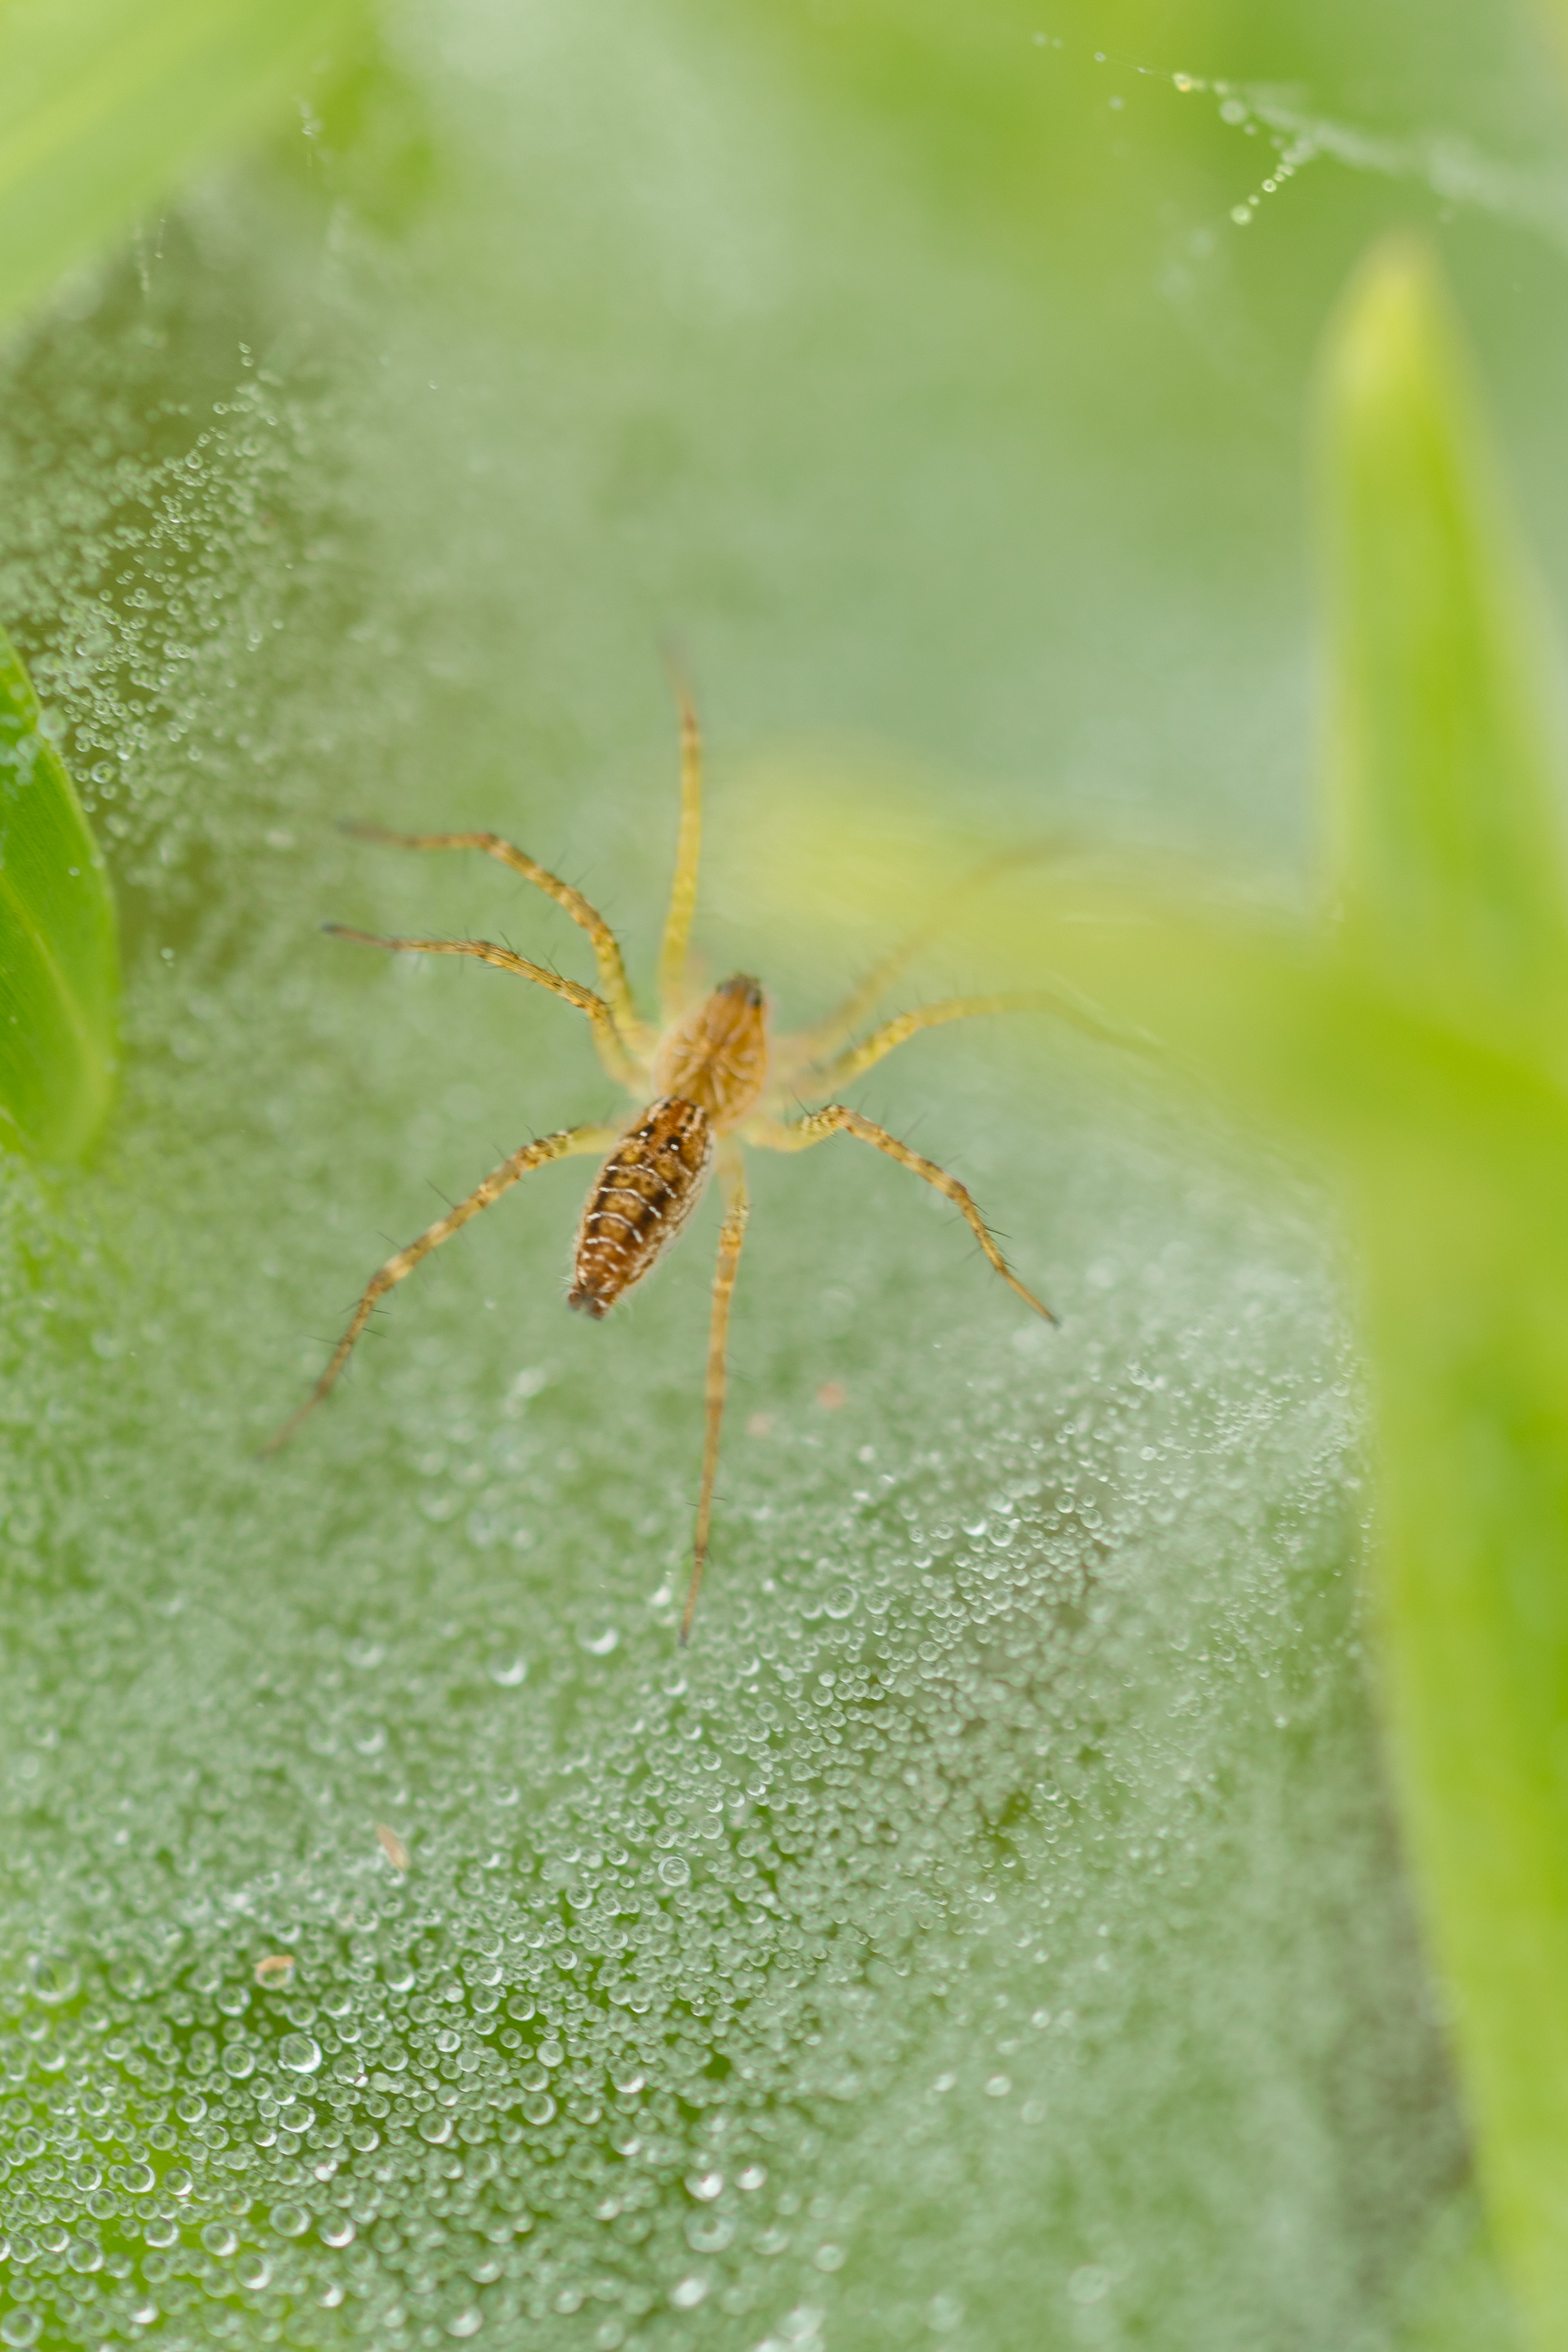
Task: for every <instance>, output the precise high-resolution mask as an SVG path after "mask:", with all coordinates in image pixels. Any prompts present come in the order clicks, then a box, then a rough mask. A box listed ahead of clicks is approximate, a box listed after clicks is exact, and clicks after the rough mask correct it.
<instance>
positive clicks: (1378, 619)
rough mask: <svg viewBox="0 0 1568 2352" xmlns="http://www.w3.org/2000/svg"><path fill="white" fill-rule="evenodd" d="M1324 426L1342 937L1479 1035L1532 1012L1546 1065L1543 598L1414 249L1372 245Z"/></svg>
mask: <svg viewBox="0 0 1568 2352" xmlns="http://www.w3.org/2000/svg"><path fill="white" fill-rule="evenodd" d="M1320 422H1321V457H1322V464H1321V476H1320V481H1321V497H1322V506H1323V516H1324V522H1325V526H1326V528H1325V532H1324V538H1325V542H1326V556H1327V564H1326V569H1327V573H1328V578H1327V583H1326V585H1327V592H1328V593H1327V599H1326V609H1327V618H1328V631H1329V638H1330V664H1329V666H1330V674H1331V740H1330V745H1329V776H1328V793H1327V804H1328V808H1329V813H1330V828H1331V867H1332V885H1333V889H1334V894H1335V897H1336V898H1337V901H1338V904H1339V908H1340V910H1341V912H1342V916H1343V919H1344V923H1345V928H1346V934H1347V940H1348V943H1349V944H1350V945H1351V946H1352V950H1354V951H1355V952H1356V953H1357V954H1359V955H1361V956H1363V957H1366V958H1368V959H1370V960H1372V961H1374V962H1375V963H1376V964H1377V965H1378V966H1379V967H1380V968H1381V969H1382V970H1383V971H1384V972H1385V973H1386V974H1389V975H1395V976H1397V979H1398V983H1399V985H1400V987H1401V988H1402V989H1403V990H1404V991H1405V992H1407V993H1408V992H1417V993H1419V994H1421V995H1422V996H1424V997H1425V998H1426V999H1427V1001H1428V1003H1430V1004H1431V1005H1432V1007H1433V1008H1434V1009H1436V1008H1438V1007H1441V1009H1442V1010H1443V1011H1444V1013H1446V1015H1447V1017H1449V1018H1451V1019H1454V1020H1456V1021H1457V1022H1458V1024H1459V1025H1460V1026H1462V1027H1465V1028H1467V1029H1469V1030H1470V1031H1471V1032H1472V1034H1473V1033H1475V1032H1476V1031H1477V1030H1478V1029H1479V1030H1480V1031H1484V1032H1488V1033H1490V1034H1493V1035H1494V1036H1499V1037H1500V1035H1501V1034H1504V1032H1509V1031H1512V1030H1513V1029H1514V1026H1515V1024H1516V1023H1517V1022H1519V1021H1520V1020H1521V1019H1522V1020H1523V1021H1524V1022H1525V1023H1526V1024H1527V1026H1528V1027H1529V1028H1531V1029H1532V1030H1533V1031H1534V1033H1535V1034H1536V1035H1537V1036H1538V1037H1539V1038H1540V1039H1541V1040H1542V1049H1543V1053H1544V1054H1545V1055H1546V1057H1547V1059H1548V1060H1549V1061H1550V1060H1551V1059H1552V1057H1553V1056H1554V1055H1555V1053H1556V1051H1557V1048H1556V1045H1555V1042H1554V1040H1555V1038H1556V1037H1557V1036H1559V1035H1561V1034H1564V1020H1563V1015H1564V1012H1565V1011H1568V888H1565V886H1564V874H1563V844H1562V841H1561V838H1560V832H1559V825H1558V819H1557V806H1556V804H1557V800H1558V785H1557V779H1556V776H1555V774H1554V762H1553V752H1552V740H1551V729H1550V727H1549V726H1548V723H1547V720H1546V716H1545V713H1546V709H1547V697H1546V693H1545V689H1544V687H1543V684H1542V670H1543V667H1544V664H1543V660H1542V646H1541V634H1542V633H1541V624H1540V617H1539V612H1538V608H1537V601H1536V596H1535V593H1534V583H1533V581H1532V580H1531V575H1530V572H1529V567H1528V565H1527V563H1526V562H1525V560H1524V557H1523V554H1522V551H1521V547H1520V544H1519V542H1518V540H1517V537H1516V534H1515V531H1514V529H1513V526H1512V522H1511V519H1510V514H1509V511H1508V506H1507V500H1506V499H1505V496H1504V493H1503V488H1502V484H1501V479H1500V469H1499V467H1498V466H1497V463H1496V460H1495V458H1494V457H1493V453H1492V450H1491V447H1490V445H1489V437H1488V435H1487V432H1486V428H1485V425H1484V422H1483V418H1482V413H1481V407H1480V403H1479V399H1478V397H1477V395H1476V393H1475V390H1474V387H1473V384H1472V381H1471V370H1470V364H1469V360H1468V352H1467V350H1466V347H1465V343H1464V340H1463V337H1462V334H1461V332H1460V330H1459V326H1458V320H1457V318H1456V316H1455V314H1454V312H1453V310H1452V309H1451V307H1450V304H1449V301H1448V298H1447V292H1446V290H1445V288H1444V285H1443V281H1442V278H1441V276H1440V274H1439V271H1438V268H1437V266H1436V260H1435V258H1434V257H1433V256H1432V254H1431V253H1430V252H1429V251H1428V250H1427V248H1426V247H1424V246H1422V245H1420V244H1419V243H1417V242H1416V241H1415V239H1413V238H1407V237H1402V238H1397V239H1394V240H1390V241H1389V242H1388V243H1386V244H1384V245H1382V246H1380V247H1377V248H1376V249H1375V250H1374V252H1373V254H1372V256H1371V257H1370V258H1369V259H1368V261H1367V262H1366V263H1365V265H1364V266H1363V268H1362V270H1361V272H1360V273H1359V275H1358V277H1357V278H1356V279H1355V280H1354V281H1353V283H1352V287H1351V289H1350V291H1349V293H1348V295H1347V297H1346V299H1345V301H1344V304H1343V306H1342V310H1341V311H1340V314H1339V317H1338V319H1337V320H1336V321H1335V323H1334V326H1333V327H1332V329H1331V333H1330V337H1329V341H1328V347H1327V351H1326V354H1325V364H1324V368H1323V373H1322V380H1321V396H1320ZM1517 1042H1518V1040H1517V1036H1510V1044H1517Z"/></svg>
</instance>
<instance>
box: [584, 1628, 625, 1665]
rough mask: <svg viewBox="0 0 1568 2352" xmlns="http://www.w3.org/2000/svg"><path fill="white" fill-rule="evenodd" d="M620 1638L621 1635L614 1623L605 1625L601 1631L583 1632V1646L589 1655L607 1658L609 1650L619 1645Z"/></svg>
mask: <svg viewBox="0 0 1568 2352" xmlns="http://www.w3.org/2000/svg"><path fill="white" fill-rule="evenodd" d="M620 1638H621V1636H620V1631H619V1628H618V1627H616V1626H615V1625H606V1626H605V1630H604V1632H603V1633H594V1634H588V1633H584V1636H583V1647H584V1649H585V1650H586V1651H587V1652H588V1654H589V1655H590V1656H591V1657H595V1658H607V1657H608V1656H609V1654H610V1652H611V1651H612V1650H614V1649H616V1647H617V1646H618V1645H619V1643H620Z"/></svg>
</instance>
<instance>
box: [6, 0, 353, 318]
mask: <svg viewBox="0 0 1568 2352" xmlns="http://www.w3.org/2000/svg"><path fill="white" fill-rule="evenodd" d="M342 13H343V12H342V7H341V6H339V5H334V0H0V90H3V91H4V92H5V107H4V112H3V117H0V323H4V321H5V320H6V319H8V318H10V317H12V316H14V315H15V314H16V312H17V311H18V310H21V309H22V308H23V307H24V306H25V305H26V303H27V302H29V301H31V300H32V299H35V298H36V297H37V296H38V295H39V294H41V293H43V292H44V291H45V290H46V289H47V288H48V286H49V285H50V284H51V283H52V282H53V280H54V279H55V278H57V277H58V275H59V273H60V272H61V271H62V270H63V269H66V268H68V267H69V266H70V265H71V264H72V263H74V262H77V261H79V260H81V259H82V258H84V257H87V256H89V255H90V254H91V253H92V252H94V251H95V250H96V249H97V248H98V247H100V246H101V245H102V244H103V243H105V242H106V241H107V240H108V239H109V238H110V237H112V236H114V235H115V234H116V233H117V232H119V231H121V230H123V229H124V228H125V227H127V226H129V224H130V223H131V222H132V221H133V220H134V219H135V217H136V215H137V214H138V213H139V212H141V211H142V209H144V208H145V207H146V206H147V205H151V204H153V203H155V202H156V201H157V200H158V199H159V198H160V197H162V196H163V194H165V192H166V191H167V190H168V189H169V188H171V187H172V186H173V184H174V182H175V180H176V179H177V177H178V175H179V174H180V173H181V172H183V171H184V169H185V167H186V166H187V165H188V164H190V163H193V162H195V161H196V160H198V159H199V158H200V157H202V156H203V155H205V154H206V153H208V152H211V150H212V149H213V148H214V147H215V146H216V145H217V144H218V143H219V142H221V141H222V140H223V139H224V138H225V137H226V135H228V134H229V133H231V132H232V131H236V130H237V129H238V128H240V127H241V126H242V125H243V124H244V123H245V122H246V121H247V119H248V118H249V117H250V116H251V115H252V114H253V113H254V112H255V111H256V110H257V109H258V107H259V106H261V105H263V104H264V103H265V102H266V101H267V100H268V99H269V98H276V97H277V96H278V95H279V91H280V90H281V89H283V88H284V87H285V86H286V83H287V79H288V77H289V75H290V74H291V73H295V72H298V71H300V69H301V68H304V67H306V66H307V65H309V64H310V61H311V60H312V58H313V57H314V55H315V54H316V51H317V49H318V47H319V46H320V44H321V39H322V37H323V36H324V35H325V34H326V33H327V32H328V31H329V30H330V29H331V26H332V25H333V23H334V22H335V20H336V19H337V18H338V17H339V16H341V15H342Z"/></svg>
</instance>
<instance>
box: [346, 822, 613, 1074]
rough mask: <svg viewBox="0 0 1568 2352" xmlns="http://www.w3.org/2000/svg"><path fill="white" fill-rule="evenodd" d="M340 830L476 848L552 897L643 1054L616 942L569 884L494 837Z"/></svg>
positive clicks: (411, 844)
mask: <svg viewBox="0 0 1568 2352" xmlns="http://www.w3.org/2000/svg"><path fill="white" fill-rule="evenodd" d="M342 830H343V832H344V833H349V834H353V836H354V838H355V839H356V840H358V841H379V842H383V843H384V844H386V845H387V846H388V847H390V848H393V849H482V850H483V851H484V853H485V856H487V857H494V858H497V859H499V861H500V864H501V865H502V866H510V869H511V871H512V872H513V873H514V874H521V877H522V878H523V880H524V881H525V882H531V883H532V884H533V885H534V887H536V888H537V889H540V890H542V891H543V893H544V895H545V897H546V898H553V899H554V901H555V903H556V905H557V906H558V907H561V908H564V909H565V911H566V913H567V914H569V915H570V916H571V918H572V920H573V921H574V923H575V924H576V925H577V928H578V929H579V930H583V931H586V933H587V935H588V939H589V941H590V943H591V945H592V947H593V950H594V960H595V962H596V963H597V965H598V967H599V986H600V988H601V989H602V990H603V992H604V996H605V1003H606V1004H607V1005H608V1006H609V1008H610V1015H611V1018H612V1019H613V1020H614V1022H615V1024H616V1028H617V1029H618V1030H619V1031H620V1033H621V1034H622V1036H623V1037H624V1038H625V1040H626V1044H627V1045H629V1046H630V1047H631V1048H632V1049H633V1051H634V1052H636V1053H647V1052H648V1051H649V1050H650V1049H651V1047H652V1045H653V1042H654V1041H653V1034H652V1032H651V1031H650V1030H649V1029H648V1028H647V1024H646V1023H645V1022H644V1021H643V1020H642V1019H641V1018H640V1016H639V1015H638V1013H637V1006H636V1004H635V1003H634V1002H633V1000H632V992H631V987H630V984H629V983H628V982H627V980H626V961H625V958H624V957H623V956H622V954H621V945H620V941H619V940H617V939H616V935H615V933H614V931H613V930H612V929H610V926H609V925H608V923H606V922H605V919H604V917H603V915H601V914H600V912H599V910H598V908H596V907H591V906H590V905H589V903H588V901H587V899H586V898H584V896H583V893H582V892H581V890H574V888H573V887H572V885H571V884H570V882H563V881H562V879H561V877H560V876H559V875H556V874H552V873H551V872H550V870H549V868H548V867H547V866H541V865H540V864H539V863H538V861H537V860H536V859H534V858H531V857H530V856H529V855H528V853H527V851H526V850H522V849H517V848H514V846H513V845H512V844H511V843H510V841H503V840H502V839H501V837H500V834H499V833H394V832H392V831H391V830H390V828H389V827H387V826H386V825H381V824H356V823H353V822H350V823H347V824H344V825H343V827H342Z"/></svg>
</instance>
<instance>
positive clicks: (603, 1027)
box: [321, 923, 646, 1098]
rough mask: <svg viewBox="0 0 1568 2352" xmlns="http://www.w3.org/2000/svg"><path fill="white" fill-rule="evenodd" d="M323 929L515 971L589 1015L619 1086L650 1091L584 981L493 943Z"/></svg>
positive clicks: (611, 1018) (344, 927)
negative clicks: (394, 937) (566, 977)
mask: <svg viewBox="0 0 1568 2352" xmlns="http://www.w3.org/2000/svg"><path fill="white" fill-rule="evenodd" d="M321 929H323V930H324V931H328V932H330V933H331V936H332V938H333V939H335V940H357V941H358V942H359V944H360V945H361V946H362V947H367V948H390V949H394V950H397V951H399V952H401V953H405V954H407V955H455V956H477V957H478V958H479V961H480V962H481V963H493V964H494V965H495V967H496V969H497V971H513V972H516V973H517V975H518V977H519V979H521V980H531V981H533V982H536V983H537V984H538V986H539V987H541V988H547V989H548V990H549V991H550V992H551V994H552V996H559V997H562V998H563V999H564V1001H565V1003H568V1004H572V1005H575V1007H576V1009H577V1011H578V1012H579V1013H586V1015H587V1017H588V1019H589V1020H590V1021H591V1022H592V1023H593V1024H594V1043H595V1045H596V1046H597V1047H598V1051H599V1059H600V1061H601V1062H602V1063H603V1064H604V1066H605V1069H606V1070H607V1071H608V1072H609V1074H610V1076H611V1077H612V1078H614V1079H615V1080H616V1082H617V1084H618V1085H620V1086H623V1087H626V1089H627V1091H628V1092H629V1093H631V1094H634V1095H637V1097H639V1098H640V1097H641V1096H642V1095H643V1093H644V1092H645V1091H646V1087H645V1085H644V1073H643V1070H642V1068H641V1066H640V1064H639V1063H638V1061H637V1058H636V1056H635V1055H634V1053H633V1051H632V1049H631V1047H630V1046H629V1045H627V1043H626V1039H625V1037H624V1036H623V1035H622V1034H621V1032H620V1029H619V1027H618V1026H617V1025H616V1016H615V1014H614V1013H612V1012H611V1010H610V1008H609V1006H608V1005H607V1004H606V1003H605V1000H604V998H603V997H602V996H595V993H594V992H593V990H592V989H591V988H584V986H583V985H582V983H581V982H579V981H575V980H563V978H562V976H561V974H560V973H559V972H558V971H547V970H546V968H545V966H544V965H543V964H542V963H530V961H529V960H528V958H527V957H526V956H520V955H514V954H513V952H512V950H511V949H510V948H498V947H495V946H493V945H492V944H491V942H490V941H489V940H391V939H384V938H383V936H382V935H381V933H380V932H378V931H356V930H355V929H353V926H352V925H350V924H348V923H323V924H322V925H321Z"/></svg>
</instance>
